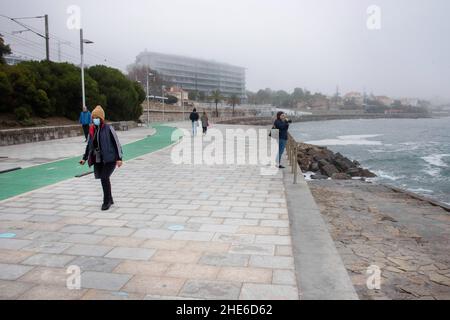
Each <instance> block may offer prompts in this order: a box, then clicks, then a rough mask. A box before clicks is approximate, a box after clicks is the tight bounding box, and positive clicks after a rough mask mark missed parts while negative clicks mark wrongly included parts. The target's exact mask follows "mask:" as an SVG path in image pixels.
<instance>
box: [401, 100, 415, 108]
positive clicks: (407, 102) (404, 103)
mask: <svg viewBox="0 0 450 320" xmlns="http://www.w3.org/2000/svg"><path fill="white" fill-rule="evenodd" d="M400 103H401V104H402V106H411V107H417V106H418V105H419V99H415V98H403V99H400Z"/></svg>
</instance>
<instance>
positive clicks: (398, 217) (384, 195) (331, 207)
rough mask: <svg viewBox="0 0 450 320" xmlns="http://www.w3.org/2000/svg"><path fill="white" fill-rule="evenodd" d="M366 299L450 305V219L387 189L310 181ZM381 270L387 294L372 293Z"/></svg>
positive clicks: (355, 182)
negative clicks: (373, 277) (372, 273)
mask: <svg viewBox="0 0 450 320" xmlns="http://www.w3.org/2000/svg"><path fill="white" fill-rule="evenodd" d="M308 186H309V188H310V190H311V192H312V194H313V196H314V199H315V201H316V203H317V204H318V206H319V209H320V210H321V213H322V216H323V218H324V220H325V222H326V223H327V225H328V229H329V231H330V234H331V236H332V238H333V240H334V242H335V245H336V248H337V249H338V251H339V254H340V256H341V258H342V260H343V262H344V265H345V267H346V269H347V271H348V273H349V275H350V278H351V280H352V282H353V285H354V287H355V289H356V291H357V293H358V295H359V297H360V299H370V300H371V299H395V300H405V299H406V300H409V299H433V300H434V299H438V300H440V299H444V300H448V299H450V256H449V255H448V252H449V250H450V240H449V239H450V215H449V214H448V212H447V211H446V210H445V209H444V208H441V207H439V206H436V205H433V204H432V203H429V202H427V201H424V200H421V199H418V198H416V197H414V196H413V195H411V194H408V193H404V192H395V191H393V190H392V189H390V188H389V187H387V186H384V185H381V184H377V183H369V182H364V181H359V180H350V181H339V180H326V181H319V180H316V181H309V182H308ZM373 265H375V266H377V267H379V268H380V272H381V288H380V289H379V290H371V289H369V288H368V287H367V285H366V282H367V277H368V275H367V269H368V268H369V266H373Z"/></svg>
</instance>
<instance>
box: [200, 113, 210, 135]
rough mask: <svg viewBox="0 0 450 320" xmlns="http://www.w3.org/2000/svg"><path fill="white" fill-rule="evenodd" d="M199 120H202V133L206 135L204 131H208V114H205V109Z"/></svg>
mask: <svg viewBox="0 0 450 320" xmlns="http://www.w3.org/2000/svg"><path fill="white" fill-rule="evenodd" d="M200 120H201V121H202V129H203V135H206V131H208V126H209V122H208V121H209V120H208V115H207V114H206V111H203V114H202V117H201V118H200Z"/></svg>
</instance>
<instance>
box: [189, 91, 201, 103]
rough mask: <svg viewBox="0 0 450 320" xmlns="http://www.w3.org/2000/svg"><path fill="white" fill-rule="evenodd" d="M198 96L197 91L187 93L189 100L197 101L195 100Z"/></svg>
mask: <svg viewBox="0 0 450 320" xmlns="http://www.w3.org/2000/svg"><path fill="white" fill-rule="evenodd" d="M199 96H200V94H199V92H198V91H197V90H194V91H189V92H188V98H189V100H195V101H197V99H198V98H199Z"/></svg>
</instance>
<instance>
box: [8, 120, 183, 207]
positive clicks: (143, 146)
mask: <svg viewBox="0 0 450 320" xmlns="http://www.w3.org/2000/svg"><path fill="white" fill-rule="evenodd" d="M153 127H154V128H155V129H156V133H155V134H154V135H152V136H148V137H147V138H144V139H142V140H138V141H135V142H132V143H129V144H126V145H124V146H123V147H122V148H123V153H124V156H123V159H124V160H125V161H127V160H131V159H134V158H136V157H139V156H142V155H145V154H147V153H152V152H155V151H158V150H160V149H163V148H165V147H167V146H169V145H171V144H172V143H174V142H176V141H177V140H178V139H179V138H180V137H181V136H182V133H181V131H180V130H178V129H176V128H173V127H168V126H163V125H159V124H156V125H154V126H153ZM173 138H174V140H172V139H173ZM80 158H81V156H77V157H72V158H68V159H64V160H60V161H56V162H51V163H45V164H41V165H37V166H33V167H29V168H24V169H21V170H17V171H12V172H7V173H3V174H0V200H5V199H8V198H10V197H14V196H17V195H20V194H22V193H25V192H29V191H32V190H36V189H39V188H42V187H45V186H48V185H51V184H54V183H57V182H60V181H64V180H67V179H71V178H73V177H75V176H76V175H81V174H84V173H88V172H89V171H92V168H91V169H90V168H89V167H88V166H87V165H85V166H81V165H80V164H79V163H78V161H79V160H80Z"/></svg>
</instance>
